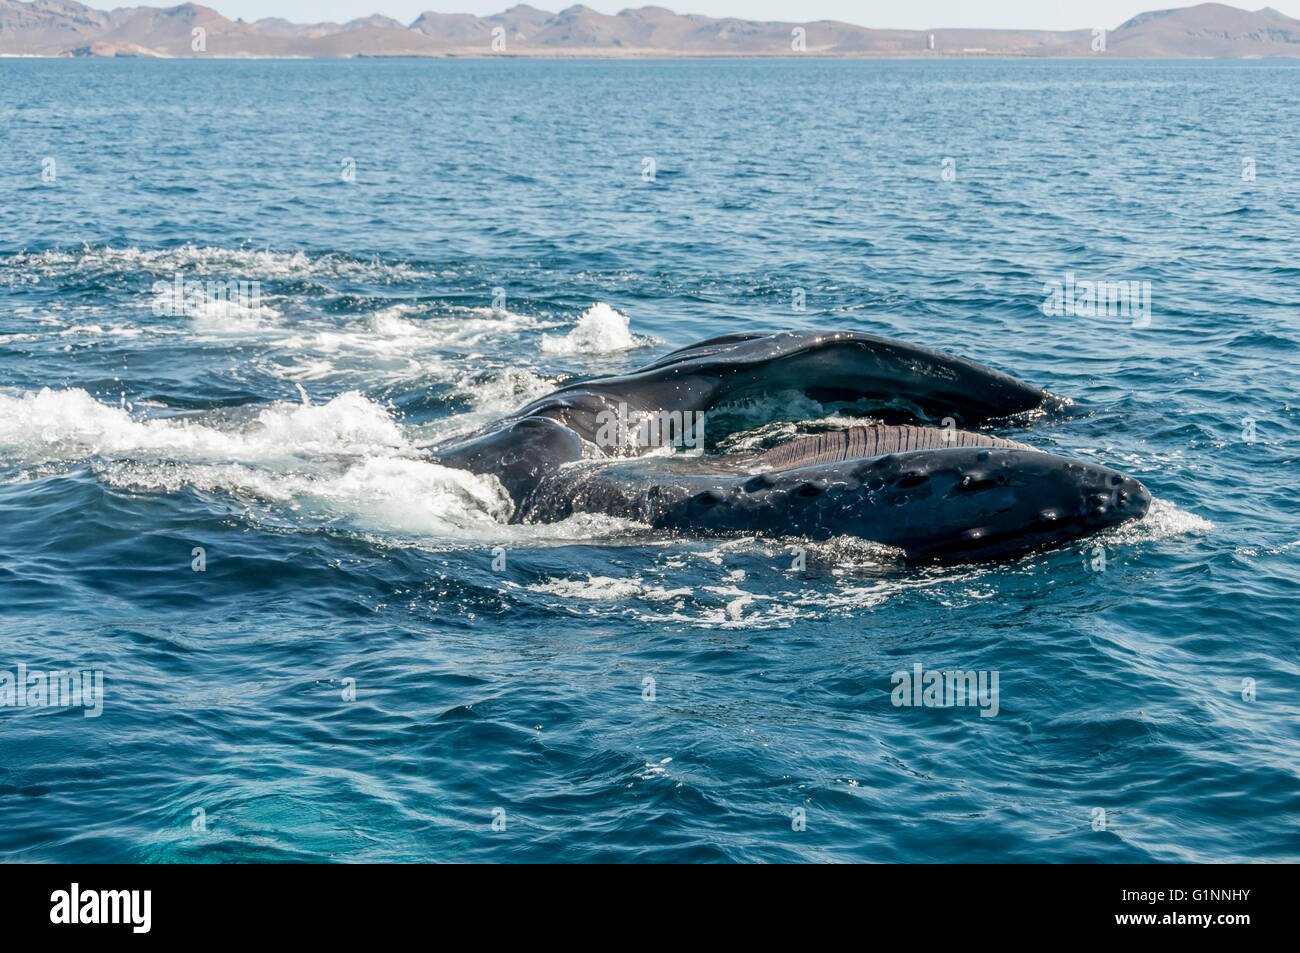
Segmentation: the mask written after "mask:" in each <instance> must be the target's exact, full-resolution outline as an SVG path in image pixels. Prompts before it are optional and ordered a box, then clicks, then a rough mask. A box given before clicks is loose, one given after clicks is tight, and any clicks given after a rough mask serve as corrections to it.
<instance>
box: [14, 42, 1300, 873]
mask: <svg viewBox="0 0 1300 953" xmlns="http://www.w3.org/2000/svg"><path fill="white" fill-rule="evenodd" d="M0 89H2V90H3V96H0V100H2V102H0V144H2V145H3V150H2V151H0V158H2V159H3V161H2V162H0V209H3V215H0V607H2V608H0V612H2V613H3V616H2V620H0V623H2V624H0V858H2V859H5V860H10V861H15V860H16V861H86V862H101V861H141V862H176V861H181V862H220V861H333V862H376V861H576V862H580V861H678V862H683V861H684V862H693V861H745V862H748V861H764V862H789V861H813V862H820V861H834V862H841V861H843V862H935V861H1010V862H1020V861H1043V862H1114V861H1120V862H1146V861H1155V862H1186V861H1198V862H1221V861H1290V862H1295V861H1297V860H1300V824H1297V820H1298V819H1300V724H1298V723H1297V712H1296V701H1297V697H1300V695H1298V692H1300V658H1298V657H1297V644H1298V643H1297V622H1296V599H1297V597H1298V596H1300V572H1298V571H1297V556H1300V520H1298V519H1297V517H1298V514H1297V494H1296V483H1297V453H1298V450H1297V447H1298V442H1300V413H1298V411H1297V398H1296V379H1297V377H1296V360H1297V345H1298V344H1300V308H1298V305H1297V301H1298V300H1300V296H1298V291H1297V289H1298V287H1300V254H1298V252H1300V145H1298V142H1300V141H1298V140H1297V137H1296V130H1297V129H1300V95H1297V94H1298V93H1300V64H1296V63H1294V62H1274V61H1231V62H1230V61H1195V62H1193V61H1159V62H1149V61H1124V60H1102V59H1095V60H1076V61H1051V62H1044V61H1001V60H971V61H958V60H949V61H927V62H921V61H905V60H898V61H894V60H815V59H799V58H790V59H774V60H681V61H672V60H624V61H612V60H589V61H588V60H493V59H482V60H456V59H447V60H391V61H387V60H360V59H359V60H340V61H321V60H315V61H312V60H304V61H269V60H263V61H220V60H210V61H197V60H195V61H146V60H125V59H119V60H16V59H8V60H0ZM1080 288H1096V289H1098V290H1099V293H1098V294H1097V295H1095V296H1094V298H1089V297H1088V295H1087V294H1086V293H1085V294H1084V295H1083V296H1079V295H1078V294H1076V293H1074V292H1075V291H1077V289H1080ZM1065 289H1071V290H1070V291H1066V290H1065ZM1108 294H1109V295H1110V297H1109V298H1108V297H1107V295H1108ZM1117 296H1118V297H1117ZM1117 301H1118V304H1117V303H1116V302H1117ZM787 328H805V329H822V328H824V329H850V330H858V331H865V332H869V333H873V334H882V335H887V336H892V337H899V338H903V339H906V340H908V341H911V342H914V343H917V344H922V345H926V346H930V347H934V348H938V349H941V350H945V351H951V352H954V353H958V354H961V355H964V356H967V357H970V358H973V359H975V360H978V361H981V362H983V363H987V364H990V365H992V366H994V367H997V368H998V369H1000V370H1004V371H1007V372H1009V373H1011V374H1013V375H1015V376H1017V377H1020V378H1022V379H1024V380H1027V381H1029V382H1031V383H1033V384H1035V385H1038V386H1041V387H1045V388H1047V389H1049V390H1051V391H1054V392H1056V393H1060V394H1065V395H1068V396H1070V397H1073V398H1075V399H1077V400H1078V401H1080V405H1081V407H1082V408H1083V409H1082V410H1080V412H1078V413H1076V414H1073V415H1071V416H1070V417H1069V418H1068V419H1064V420H1052V421H1039V422H1037V423H1035V424H1033V425H1032V426H1031V427H1030V428H1029V429H1028V430H1027V431H1024V432H1023V433H1019V434H1018V436H1019V439H1023V440H1025V441H1026V442H1029V443H1032V444H1033V445H1035V446H1037V447H1041V448H1043V449H1047V450H1050V451H1053V452H1057V453H1062V454H1065V455H1068V456H1073V457H1076V458H1079V459H1083V460H1088V461H1091V462H1097V463H1101V464H1104V465H1107V466H1111V467H1114V468H1117V469H1120V470H1122V471H1124V472H1126V473H1129V474H1131V475H1133V476H1136V477H1138V478H1139V479H1141V480H1142V481H1143V482H1144V483H1145V485H1146V486H1147V487H1148V488H1149V489H1150V490H1151V492H1152V493H1153V495H1154V503H1153V505H1152V508H1151V511H1150V513H1149V514H1148V515H1147V517H1146V518H1145V519H1143V520H1142V521H1140V522H1137V523H1131V524H1127V525H1125V526H1122V527H1119V528H1117V529H1114V530H1112V531H1109V532H1107V533H1106V534H1103V535H1102V536H1100V537H1098V538H1094V539H1089V540H1084V541H1081V542H1078V543H1075V544H1073V545H1070V546H1066V547H1064V548H1060V549H1057V550H1053V551H1047V552H1041V553H1037V554H1034V555H1030V556H1027V557H1024V558H1021V559H1018V560H1014V561H1006V562H998V563H983V564H972V565H960V566H938V567H936V566H925V565H912V564H908V563H905V562H903V561H901V560H899V559H898V558H896V556H895V555H893V554H891V553H889V552H887V551H883V550H882V549H881V548H880V547H873V546H871V545H869V544H865V543H862V542H861V541H858V540H849V539H836V540H831V541H828V542H821V543H812V542H807V541H799V540H785V539H762V538H753V537H726V538H717V537H708V536H703V535H693V534H681V535H669V534H664V533H661V532H656V531H652V530H649V529H647V528H646V527H644V526H639V525H637V524H635V523H632V522H629V521H627V520H622V519H619V518H616V517H591V516H583V517H573V518H571V519H569V520H566V521H565V522H563V523H559V524H556V525H545V526H536V525H511V524H508V523H507V522H506V520H507V518H508V514H509V505H508V502H507V501H506V500H504V499H503V497H502V494H501V492H500V490H499V488H498V487H496V486H495V485H494V484H493V483H492V481H491V480H489V479H486V478H483V477H475V476H472V475H469V474H467V473H463V472H459V471H452V470H447V469H444V468H441V467H438V466H436V465H434V464H432V463H430V462H428V461H427V460H426V459H425V458H424V457H423V455H422V451H421V448H423V447H425V446H427V445H429V444H433V443H436V442H438V441H440V440H444V439H447V438H450V437H452V436H455V435H459V434H467V433H470V432H472V431H473V430H475V429H476V428H478V427H480V426H482V425H484V424H486V423H488V422H490V421H492V420H494V419H496V418H498V417H500V416H502V415H504V414H506V413H508V412H510V411H512V410H514V409H516V408H518V407H520V406H522V405H523V404H524V403H526V402H527V401H529V400H531V399H533V398H536V397H538V396H541V395H543V394H545V393H547V392H549V391H550V390H552V389H554V387H555V386H557V384H559V383H560V382H562V381H564V380H567V379H570V378H572V377H575V376H583V375H599V374H611V373H620V372H624V371H626V370H629V369H631V368H634V367H637V366H639V365H641V364H644V363H648V362H649V361H651V360H653V359H655V358H656V357H658V356H660V355H662V354H663V353H666V352H667V351H668V350H670V349H672V348H675V347H681V346H684V345H687V344H690V343H692V342H693V341H696V340H700V339H703V338H707V337H710V336H714V335H719V334H725V333H731V332H739V331H764V330H781V329H787ZM735 412H736V413H738V414H741V415H744V414H750V415H752V422H751V423H750V424H748V425H747V428H742V430H743V431H744V432H743V433H742V434H741V435H740V436H739V437H738V438H737V441H736V443H735V446H738V447H744V446H761V445H765V442H770V441H772V440H773V439H776V438H778V437H781V436H788V435H790V434H792V433H794V432H796V423H795V422H798V421H803V422H804V423H805V425H808V424H809V423H810V422H811V423H812V424H815V425H817V426H823V427H826V426H836V425H840V424H842V422H843V420H842V417H841V416H838V414H839V411H837V409H836V408H834V407H827V406H823V405H819V404H816V403H815V402H812V401H809V400H805V401H803V402H802V403H800V402H792V401H790V400H789V399H788V398H786V397H783V396H782V395H771V396H770V398H765V399H764V400H760V401H755V402H753V403H752V405H751V406H747V407H741V408H735ZM951 671H960V672H968V673H978V676H979V684H981V685H982V686H985V688H986V689H987V690H986V691H985V692H983V693H980V694H978V695H977V697H976V699H975V701H976V703H975V704H971V703H970V701H971V699H969V698H968V699H966V701H967V704H957V703H956V702H955V701H953V700H952V699H949V701H953V703H952V704H907V703H906V702H909V701H911V700H912V699H910V698H909V697H908V696H907V693H906V692H903V691H898V690H897V689H898V687H899V686H900V685H903V684H906V680H907V679H910V678H912V677H914V676H915V675H917V674H918V673H924V672H951ZM59 672H69V673H73V676H74V677H73V678H70V679H67V680H61V677H60V676H52V675H51V674H50V673H59ZM78 679H79V680H78ZM74 682H75V687H77V688H78V689H84V691H81V692H79V693H78V694H79V696H80V697H79V698H78V697H69V695H68V693H67V689H68V688H69V687H70V686H73V685H74ZM59 683H62V684H63V691H62V692H61V693H60V694H59V695H58V697H57V698H56V697H55V691H56V689H55V686H56V685H57V684H59ZM6 686H8V691H7V692H6ZM96 686H98V687H96ZM994 689H995V690H994ZM33 692H35V694H33ZM918 697H919V696H918ZM958 700H959V699H958ZM941 701H942V700H941Z"/></svg>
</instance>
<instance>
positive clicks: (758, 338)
mask: <svg viewBox="0 0 1300 953" xmlns="http://www.w3.org/2000/svg"><path fill="white" fill-rule="evenodd" d="M790 391H793V392H799V393H802V394H805V395H807V396H809V397H811V398H814V399H816V400H819V401H822V402H824V403H825V402H830V403H834V402H845V403H849V404H852V405H853V407H854V408H855V412H857V413H859V414H861V415H863V416H865V417H867V418H868V419H870V420H872V421H873V422H872V423H870V424H867V425H862V426H854V427H850V428H848V429H845V430H838V431H831V432H829V433H823V434H815V435H812V436H805V437H801V438H796V439H793V440H789V441H787V442H785V443H782V444H779V445H777V446H775V447H771V448H769V449H767V450H764V451H761V452H754V451H751V452H735V453H726V452H721V453H719V452H705V453H703V454H702V455H693V454H684V453H667V452H665V450H666V449H667V448H670V447H671V446H674V445H676V446H680V445H682V444H683V443H689V438H690V434H688V433H687V431H688V430H689V429H690V428H692V427H693V426H696V425H698V424H699V423H700V422H701V421H702V419H703V418H702V417H701V415H704V414H709V413H711V412H714V411H715V410H717V409H719V408H722V409H723V411H724V413H723V414H721V415H720V416H722V418H723V419H724V421H725V419H726V414H725V410H726V409H727V407H728V406H729V405H730V406H735V405H737V404H739V403H740V402H743V401H747V400H752V399H754V398H762V397H765V396H770V395H773V394H777V393H783V392H790ZM1070 405H1071V402H1070V401H1069V400H1067V399H1066V398H1063V397H1059V396H1057V395H1055V394H1052V393H1050V392H1048V391H1045V390H1042V389H1040V388H1037V387H1034V386H1032V385H1030V384H1027V383H1025V382H1023V381H1020V380H1017V379H1016V378H1014V377H1011V376H1009V375H1007V374H1004V373H1002V372H1000V371H997V370H994V369H993V368H990V367H985V366H983V365H981V364H977V363H975V362H974V361H970V360H967V359H965V358H962V357H957V356H954V355H950V354H945V353H942V352H939V351H934V350H930V349H928V348H923V347H917V346H915V345H912V344H908V343H905V342H903V341H897V340H892V339H890V338H883V337H876V336H874V335H869V334H861V333H857V332H849V331H840V332H810V331H787V332H780V333H775V334H729V335H724V336H722V337H716V338H711V339H709V340H707V341H702V342H700V343H698V344H693V345H691V346H689V347H685V348H682V349H679V350H676V351H673V352H672V353H670V354H667V355H665V356H664V357H662V358H660V359H659V360H658V361H656V362H654V363H652V364H648V365H646V366H645V367H642V368H640V369H639V370H635V371H632V372H631V373H629V374H623V375H618V376H613V377H601V378H593V379H589V380H582V381H577V382H574V383H571V384H567V385H565V386H563V387H560V388H559V389H558V390H556V391H555V392H554V393H551V394H549V395H547V396H545V397H542V398H540V399H539V400H535V401H533V402H532V403H530V404H528V405H527V406H526V407H524V408H522V409H521V410H519V411H518V412H516V413H515V414H512V415H511V416H509V417H507V418H505V419H504V420H502V421H500V422H498V423H497V424H494V425H492V426H490V427H488V428H486V429H485V430H482V431H480V432H478V433H475V434H473V435H471V436H468V437H464V438H460V439H457V440H454V441H450V442H447V443H444V444H439V445H435V446H433V447H430V448H429V449H428V451H427V452H428V454H429V457H430V459H431V460H432V461H433V462H436V463H439V464H441V465H443V466H448V467H455V468H459V469H465V470H470V471H473V472H475V473H479V474H491V475H492V476H494V477H495V478H496V479H497V480H499V481H500V483H501V485H502V486H503V487H504V488H505V490H506V492H507V493H508V494H509V496H510V498H511V500H512V501H513V504H514V511H513V514H512V517H511V519H512V521H514V522H553V521H557V520H562V519H564V518H566V517H568V516H570V515H572V514H574V513H579V512H590V513H607V514H612V515H617V516H623V517H627V518H631V519H634V520H637V521H641V522H644V523H648V524H649V525H651V526H653V527H656V528H661V529H667V530H684V531H693V532H715V533H725V532H742V533H762V534H765V535H772V536H793V537H804V538H808V539H826V538H829V537H832V536H836V535H850V536H857V537H861V538H864V539H869V540H873V541H876V542H879V543H884V544H886V545H889V546H894V547H897V548H899V549H901V550H903V551H904V553H905V554H906V555H907V556H908V557H910V558H913V559H923V560H924V559H937V560H977V559H990V558H999V557H1005V556H1013V555H1017V554H1020V553H1024V552H1027V551H1029V550H1033V549H1037V548H1041V547H1045V546H1052V545H1059V544H1061V543H1064V542H1067V541H1069V540H1072V539H1076V538H1078V537H1081V536H1084V535H1086V534H1089V533H1092V532H1095V531H1097V530H1100V529H1103V528H1105V527H1107V526H1112V525H1115V524H1117V523H1120V522H1123V521H1125V520H1130V519H1136V518H1139V517H1141V516H1143V515H1144V514H1145V513H1146V511H1147V507H1148V505H1149V504H1150V501H1151V495H1150V493H1148V492H1147V490H1146V488H1145V487H1143V486H1142V484H1141V483H1139V482H1138V481H1137V480H1134V479H1132V478H1130V477H1127V476H1125V475H1123V474H1121V473H1117V472H1116V471H1114V470H1110V469H1108V468H1106V467H1102V466H1097V465H1093V464H1090V463H1082V462H1079V461H1075V460H1070V459H1067V458H1064V457H1061V456H1057V455H1054V454H1049V453H1043V452H1041V451H1038V450H1035V449H1033V448H1032V447H1030V446H1027V445H1026V444H1024V443H1020V442H1017V441H1013V440H1010V439H1007V438H1004V437H1000V436H995V435H993V434H990V433H988V432H986V431H985V430H974V429H967V428H981V427H985V428H986V427H988V426H991V425H993V424H1000V425H1012V424H1014V423H1016V422H1023V421H1025V420H1027V419H1030V418H1032V417H1034V416H1037V415H1047V414H1056V413H1060V412H1062V411H1064V410H1065V409H1066V408H1068V407H1069V406H1070ZM709 419H710V420H716V419H717V417H710V418H709ZM875 421H879V422H875ZM652 422H653V423H654V426H653V427H651V426H649V424H650V423H652ZM936 423H941V426H935V424H936ZM697 436H698V434H697ZM719 436H725V433H724V434H722V435H719V434H718V433H716V432H711V433H710V438H711V442H712V443H713V444H714V447H715V448H716V445H717V442H718V441H717V438H718V437H719Z"/></svg>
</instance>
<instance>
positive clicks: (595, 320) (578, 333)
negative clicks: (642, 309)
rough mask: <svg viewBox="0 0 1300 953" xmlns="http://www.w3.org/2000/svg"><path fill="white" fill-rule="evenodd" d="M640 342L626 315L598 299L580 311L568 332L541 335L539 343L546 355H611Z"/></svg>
mask: <svg viewBox="0 0 1300 953" xmlns="http://www.w3.org/2000/svg"><path fill="white" fill-rule="evenodd" d="M640 344H641V342H640V341H638V340H637V339H636V338H635V337H634V336H633V335H632V332H631V330H629V328H628V319H627V316H626V315H624V314H620V313H619V312H617V311H615V310H614V309H613V308H611V307H610V306H609V305H607V304H605V303H604V302H599V303H597V304H594V305H592V306H591V307H590V308H588V309H587V310H586V311H584V312H583V314H582V317H581V318H579V319H578V324H577V326H576V327H574V329H573V330H572V331H570V332H569V333H568V334H566V335H564V336H563V337H556V336H554V335H550V334H543V335H542V340H541V344H540V345H539V346H540V347H541V349H542V350H543V351H545V352H546V353H547V354H613V353H616V352H618V351H626V350H630V349H631V348H634V347H639V346H640Z"/></svg>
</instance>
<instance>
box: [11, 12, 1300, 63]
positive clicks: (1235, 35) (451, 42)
mask: <svg viewBox="0 0 1300 953" xmlns="http://www.w3.org/2000/svg"><path fill="white" fill-rule="evenodd" d="M800 28H801V29H802V30H803V31H804V33H803V42H804V52H806V54H809V55H814V56H914V57H926V56H1043V57H1053V56H1077V57H1091V56H1099V55H1105V56H1128V57H1211V56H1214V57H1259V56H1297V55H1300V21H1297V20H1294V19H1292V18H1290V17H1287V16H1285V15H1283V14H1281V13H1279V12H1278V11H1276V10H1273V9H1272V8H1269V7H1265V8H1264V9H1262V10H1258V11H1255V12H1250V11H1246V10H1239V9H1237V8H1235V7H1229V6H1225V5H1224V4H1219V3H1203V4H1199V5H1197V6H1193V7H1185V8H1180V9H1175V10H1156V11H1151V12H1148V13H1142V14H1139V15H1138V16H1135V17H1133V18H1132V19H1131V20H1128V21H1126V22H1125V23H1122V24H1120V25H1119V26H1118V27H1116V28H1115V29H1114V30H1111V31H1109V32H1108V34H1107V36H1106V50H1105V52H1104V53H1096V52H1094V51H1093V49H1092V46H1093V36H1092V30H1065V31H1051V30H971V29H960V30H956V29H932V30H873V29H869V28H866V27H860V26H854V25H853V24H850V23H840V22H837V21H829V20H823V21H817V22H809V23H794V22H788V23H786V22H771V21H757V20H743V19H737V18H734V17H728V18H721V19H719V18H713V17H705V16H698V15H695V14H686V15H680V14H676V13H673V12H672V11H671V10H667V9H665V8H663V7H641V8H639V9H635V10H623V11H622V12H620V13H618V14H615V15H609V14H603V13H598V12H597V11H595V10H593V9H591V8H590V7H586V6H582V5H580V4H579V5H574V6H571V7H567V8H566V9H564V10H561V11H560V12H559V13H550V12H547V11H545V10H539V9H537V8H536V7H531V6H528V5H526V4H519V5H517V6H514V7H511V8H510V9H509V10H506V11H504V12H502V13H498V14H495V15H493V16H489V17H476V16H472V15H470V14H467V13H436V12H433V11H429V12H426V13H422V14H421V15H420V16H419V17H418V18H416V20H415V22H413V23H412V24H411V25H410V26H409V27H408V26H403V25H402V24H401V23H398V22H397V21H396V20H393V19H390V18H388V17H384V16H379V15H374V16H369V17H363V18H361V19H357V20H352V21H350V22H348V23H342V24H339V23H310V24H298V23H291V22H289V21H287V20H283V19H279V18H274V17H268V18H266V19H261V20H257V21H255V22H253V23H245V22H243V21H242V20H235V21H232V20H229V19H227V18H226V17H224V16H222V15H221V14H220V13H218V12H217V11H215V10H213V9H210V8H209V7H204V6H199V5H197V4H193V3H186V4H182V5H180V6H175V7H167V8H157V7H128V8H122V9H117V10H113V11H110V12H103V11H100V10H95V9H93V8H91V7H88V6H85V5H83V4H81V3H77V2H75V0H31V2H26V0H0V54H9V55H24V54H25V55H45V56H57V55H65V56H70V55H80V56H126V55H130V56H174V57H186V56H213V57H244V56H332V57H345V56H444V55H453V54H454V55H462V56H463V55H472V56H490V55H500V54H501V52H504V53H505V54H506V55H512V56H563V55H573V56H790V55H793V54H794V52H795V51H792V48H791V41H792V34H793V31H795V30H796V29H800ZM196 29H199V30H201V31H202V39H201V42H197V41H196V39H195V34H194V31H195V30H196ZM494 38H496V39H498V41H500V40H504V43H505V49H504V51H501V50H499V49H494V48H493V40H494ZM931 38H933V49H931V48H929V44H930V42H931ZM196 46H198V47H201V48H200V49H195V47H196Z"/></svg>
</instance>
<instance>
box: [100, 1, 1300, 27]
mask: <svg viewBox="0 0 1300 953" xmlns="http://www.w3.org/2000/svg"><path fill="white" fill-rule="evenodd" d="M88 2H90V4H91V5H92V6H97V7H104V8H108V7H114V6H133V5H134V2H131V3H128V2H126V0H118V2H110V0H88ZM149 2H150V3H152V4H153V5H156V6H169V5H171V4H172V3H177V2H180V0H149ZM198 2H200V3H204V5H206V6H211V7H213V8H214V9H216V10H217V11H219V12H220V13H223V14H225V15H226V16H228V17H230V18H231V19H234V18H235V17H243V18H244V19H245V20H256V19H258V18H259V17H270V16H278V17H284V18H285V19H287V20H293V21H295V22H298V23H315V22H319V21H322V20H336V21H344V20H350V19H353V18H354V17H359V16H366V15H367V14H370V13H382V14H385V15H387V16H390V17H392V18H393V19H395V20H400V21H401V22H402V23H410V22H411V21H412V20H414V19H415V18H416V17H417V16H419V15H420V13H421V12H423V11H425V10H437V11H438V12H439V13H476V14H478V15H480V16H482V15H485V14H490V13H500V12H501V11H502V10H504V9H506V8H507V7H511V6H513V5H514V3H515V2H516V0H198ZM570 4H571V0H561V2H545V0H533V2H532V6H535V7H537V8H539V9H542V10H551V11H555V10H560V9H563V8H564V7H567V6H570ZM647 5H655V6H665V7H668V8H669V9H671V10H676V11H677V12H678V13H703V14H706V15H708V16H714V17H721V16H735V17H744V18H746V19H750V20H790V21H794V22H797V23H802V22H807V21H809V20H844V21H846V22H849V23H855V24H857V25H859V26H869V27H882V28H889V29H925V28H929V27H945V26H947V27H998V28H1007V27H1022V28H1025V29H1044V30H1074V29H1083V28H1085V27H1087V28H1091V27H1096V26H1101V27H1106V28H1114V27H1117V26H1119V25H1120V24H1121V23H1123V22H1124V21H1125V20H1127V19H1128V18H1129V17H1131V16H1133V15H1134V14H1137V13H1142V12H1143V11H1146V10H1160V9H1168V8H1169V7H1180V6H1190V5H1191V4H1188V3H1183V2H1179V0H1172V2H1171V0H1047V2H1044V0H982V2H981V0H909V2H907V3H898V2H896V0H895V2H890V3H885V2H880V0H660V2H658V3H653V4H652V3H651V0H610V2H603V0H586V6H589V7H591V8H592V9H594V10H599V11H600V12H601V13H617V12H618V11H619V10H622V9H624V8H626V7H640V6H647ZM1243 5H1245V6H1249V8H1251V9H1259V8H1260V7H1263V6H1265V5H1271V6H1272V7H1274V8H1275V9H1278V10H1281V11H1282V12H1283V13H1285V14H1287V15H1288V16H1293V17H1296V16H1300V0H1274V2H1271V3H1270V2H1269V0H1254V2H1253V3H1248V4H1243Z"/></svg>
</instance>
